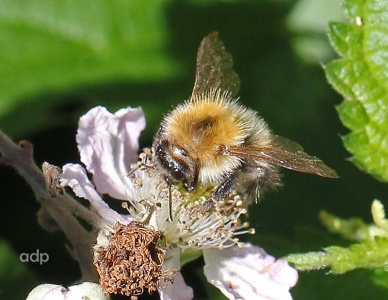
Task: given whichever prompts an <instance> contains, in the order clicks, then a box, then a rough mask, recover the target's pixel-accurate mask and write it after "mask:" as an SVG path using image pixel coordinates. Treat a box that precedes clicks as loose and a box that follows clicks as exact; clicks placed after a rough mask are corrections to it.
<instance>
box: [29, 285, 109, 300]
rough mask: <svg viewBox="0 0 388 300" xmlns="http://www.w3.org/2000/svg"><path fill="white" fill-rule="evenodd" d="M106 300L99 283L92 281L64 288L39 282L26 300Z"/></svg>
mask: <svg viewBox="0 0 388 300" xmlns="http://www.w3.org/2000/svg"><path fill="white" fill-rule="evenodd" d="M83 299H94V300H108V299H109V298H108V297H106V296H104V295H103V292H102V288H101V286H100V285H98V284H96V283H93V282H84V283H82V284H78V285H73V286H70V287H69V288H67V289H66V288H64V287H63V286H61V285H56V284H47V283H46V284H41V285H38V286H37V287H36V288H34V289H33V290H32V291H31V292H30V293H29V294H28V296H27V299H26V300H83Z"/></svg>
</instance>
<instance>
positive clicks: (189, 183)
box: [154, 138, 197, 192]
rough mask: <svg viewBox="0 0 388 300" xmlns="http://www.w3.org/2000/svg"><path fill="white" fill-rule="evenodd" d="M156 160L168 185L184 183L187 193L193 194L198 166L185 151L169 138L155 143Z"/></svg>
mask: <svg viewBox="0 0 388 300" xmlns="http://www.w3.org/2000/svg"><path fill="white" fill-rule="evenodd" d="M154 150H155V159H156V161H157V163H158V164H159V166H160V167H161V170H162V172H163V174H164V176H165V178H166V180H167V182H168V183H173V182H182V183H183V186H184V188H185V189H186V191H187V192H192V191H193V190H194V189H195V186H196V184H197V171H196V169H197V168H196V164H195V161H194V160H193V158H192V157H190V155H189V154H188V153H187V151H186V150H185V149H183V148H182V147H179V146H178V145H176V144H175V143H173V142H171V141H170V140H169V139H168V138H166V139H163V138H162V139H159V140H157V141H156V142H155V143H154Z"/></svg>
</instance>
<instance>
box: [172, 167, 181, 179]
mask: <svg viewBox="0 0 388 300" xmlns="http://www.w3.org/2000/svg"><path fill="white" fill-rule="evenodd" d="M171 176H172V178H174V179H175V180H183V178H184V177H183V173H182V171H181V170H180V169H178V168H173V169H172V171H171Z"/></svg>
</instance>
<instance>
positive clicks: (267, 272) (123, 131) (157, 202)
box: [60, 107, 298, 299]
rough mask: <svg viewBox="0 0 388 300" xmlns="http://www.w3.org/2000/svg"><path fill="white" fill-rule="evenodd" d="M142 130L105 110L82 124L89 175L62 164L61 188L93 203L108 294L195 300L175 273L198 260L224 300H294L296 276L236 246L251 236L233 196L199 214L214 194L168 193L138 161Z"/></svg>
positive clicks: (128, 114)
mask: <svg viewBox="0 0 388 300" xmlns="http://www.w3.org/2000/svg"><path fill="white" fill-rule="evenodd" d="M144 127H145V119H144V116H143V113H142V111H141V109H134V108H125V109H120V110H119V111H118V112H116V113H115V114H111V113H110V112H108V111H107V110H106V109H105V108H103V107H96V108H93V109H91V110H90V111H89V112H88V113H87V114H85V115H84V116H83V117H81V119H80V122H79V128H78V133H77V143H78V149H79V151H80V155H81V161H82V162H83V163H84V164H85V166H86V170H87V171H88V172H89V173H90V174H92V178H93V183H92V182H91V181H90V180H89V179H88V176H87V172H86V170H85V169H84V168H83V167H82V166H81V165H78V164H67V165H65V166H64V167H63V173H62V174H61V176H60V180H61V186H62V187H66V186H69V187H71V188H72V189H73V191H74V193H75V194H76V195H77V196H78V197H81V198H85V199H87V200H88V201H89V202H90V205H91V207H93V210H94V211H96V214H97V215H98V216H99V218H97V221H95V222H94V224H93V225H94V226H95V227H97V228H98V230H99V234H98V238H97V242H96V244H95V246H94V247H93V251H94V264H95V266H96V268H97V271H98V273H99V276H100V284H101V285H102V287H103V288H104V291H105V293H121V294H124V295H127V296H131V297H132V298H133V299H136V298H137V296H138V295H140V294H141V293H143V292H144V290H147V291H148V292H150V293H152V292H155V291H158V292H159V294H160V297H161V299H192V298H193V291H192V289H191V288H190V287H189V286H187V285H186V284H185V282H184V278H183V276H182V274H181V273H180V272H179V271H180V269H181V266H182V265H183V264H185V263H187V262H189V261H191V260H193V259H195V258H197V257H199V256H201V255H203V257H204V261H205V267H204V274H205V276H206V278H207V279H208V281H209V282H210V283H211V284H213V285H215V286H216V287H217V288H218V289H220V291H221V292H222V293H223V294H224V295H225V296H226V297H228V298H229V299H252V298H255V299H291V295H290V293H289V289H290V288H291V287H292V286H294V285H295V284H296V282H297V276H298V275H297V271H296V270H295V269H293V268H291V267H290V266H289V265H288V264H287V262H286V261H285V260H282V259H279V260H275V259H274V258H273V257H272V256H270V255H268V254H266V253H265V251H264V250H263V249H261V248H259V247H257V246H254V245H251V244H249V243H241V242H240V241H239V239H238V236H239V235H241V234H245V233H253V229H250V228H248V227H249V225H248V223H247V222H243V221H242V220H243V219H244V218H246V216H245V215H246V213H247V209H246V207H245V205H244V203H243V202H242V201H241V198H240V196H239V195H238V194H232V195H231V196H230V198H229V199H225V200H224V201H221V203H219V204H218V205H217V208H216V210H215V211H211V212H205V213H199V212H198V209H199V207H201V205H202V203H203V202H204V201H205V200H206V199H207V198H208V197H210V195H211V193H212V191H213V189H214V187H198V188H197V190H196V191H195V192H194V193H190V194H189V193H186V192H185V190H184V189H183V187H182V186H180V185H173V186H171V187H168V186H167V184H166V182H165V181H164V179H163V178H162V177H161V176H160V174H159V172H158V170H157V168H156V167H155V166H154V165H153V163H152V152H151V151H150V150H147V149H145V150H144V151H143V152H142V153H141V154H140V156H139V158H138V155H137V153H138V138H139V136H140V133H141V131H142V130H143V129H144ZM101 194H108V195H109V196H111V197H112V198H114V199H117V200H121V201H122V206H123V207H125V208H126V209H127V211H128V213H126V214H119V213H118V212H116V211H114V210H113V209H111V208H109V206H108V205H107V204H106V203H105V202H104V201H103V200H102V198H101V196H100V195H101Z"/></svg>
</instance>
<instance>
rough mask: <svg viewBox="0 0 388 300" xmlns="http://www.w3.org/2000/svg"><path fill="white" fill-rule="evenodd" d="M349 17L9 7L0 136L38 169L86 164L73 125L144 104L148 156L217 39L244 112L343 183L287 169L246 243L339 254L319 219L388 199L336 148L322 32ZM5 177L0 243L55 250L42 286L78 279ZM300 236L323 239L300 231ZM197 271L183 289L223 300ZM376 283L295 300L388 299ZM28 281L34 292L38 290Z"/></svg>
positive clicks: (268, 6)
mask: <svg viewBox="0 0 388 300" xmlns="http://www.w3.org/2000/svg"><path fill="white" fill-rule="evenodd" d="M340 14H341V10H340V7H339V4H337V3H336V2H335V1H330V2H329V1H327V0H314V1H302V0H301V1H296V0H295V1H292V0H280V1H279V0H261V1H256V0H250V1H249V0H245V1H237V0H235V1H232V0H230V1H227V0H224V1H222V0H211V1H203V0H190V1H178V0H175V1H173V0H169V1H167V0H165V1H163V0H159V1H158V0H152V1H115V0H113V1H107V0H105V1H104V0H96V1H91V0H90V1H87V0H85V1H74V0H66V1H54V2H49V1H44V0H37V1H32V0H23V1H21V0H18V1H15V0H3V1H0V42H1V45H2V47H0V58H1V64H0V75H1V77H0V78H1V79H0V128H1V129H2V130H3V131H4V132H6V133H7V134H9V135H11V136H12V137H13V138H14V139H28V140H31V141H32V142H33V143H34V145H35V148H34V150H35V157H36V161H37V163H38V164H40V163H42V162H43V161H44V160H46V161H49V162H51V163H53V164H56V165H59V166H60V165H63V164H65V163H67V162H77V161H78V159H79V158H78V153H77V148H76V144H75V132H76V128H77V120H78V119H79V117H80V116H81V115H82V114H84V113H85V112H86V111H87V110H88V109H90V108H91V107H93V106H95V105H103V106H106V107H108V108H109V109H110V110H111V111H115V110H117V109H119V108H120V107H123V106H127V105H130V106H133V107H136V106H141V107H142V108H143V109H144V111H145V114H146V118H147V123H148V124H147V127H146V130H145V132H144V134H143V135H142V137H141V144H142V146H149V145H150V144H151V141H152V136H153V134H154V132H155V131H156V129H157V126H158V124H159V122H160V120H161V118H162V117H163V114H165V113H166V112H167V111H168V110H169V109H171V107H172V106H173V105H176V104H177V103H178V102H180V101H182V100H184V99H186V98H188V97H189V95H190V94H191V89H192V86H193V82H194V74H195V73H194V72H195V58H196V51H197V49H198V46H199V43H200V41H201V39H202V38H203V37H204V36H205V35H207V34H208V33H209V32H211V31H218V32H219V34H220V38H221V39H222V40H223V41H224V43H225V46H226V48H227V50H228V51H229V52H230V53H231V54H232V55H233V57H234V63H235V64H234V65H235V69H236V71H237V73H238V74H239V75H240V78H241V82H242V85H241V90H240V100H241V102H243V103H244V104H246V105H247V106H250V107H252V108H253V109H255V110H258V111H259V112H260V114H261V116H263V118H264V119H266V120H267V121H268V123H269V125H270V127H271V128H272V129H273V131H274V132H275V133H276V134H279V135H283V136H286V137H288V138H290V139H292V140H295V141H297V142H298V143H300V144H302V145H303V146H304V147H305V149H306V151H307V152H308V153H311V154H312V155H316V156H318V157H320V158H321V159H323V160H324V161H325V162H326V163H327V164H328V165H329V166H331V167H333V168H334V169H336V170H337V171H338V173H339V174H340V175H341V178H340V179H338V180H329V179H324V178H319V177H314V176H309V175H305V174H298V173H292V172H289V171H284V173H285V177H284V183H285V186H284V188H283V189H282V190H281V191H278V192H277V193H271V194H269V195H268V196H266V198H265V199H264V200H263V201H262V202H261V203H259V204H257V205H253V206H252V208H251V212H250V224H251V226H252V227H257V228H256V229H257V230H256V231H257V234H256V235H255V236H252V237H247V238H252V239H253V241H254V242H255V243H256V244H258V245H261V246H263V247H264V248H265V249H267V251H268V252H269V253H273V254H275V255H278V256H284V255H286V254H288V253H290V252H301V251H309V250H311V249H317V247H318V248H320V247H324V246H326V245H330V244H335V243H334V242H333V241H332V240H331V238H330V237H327V236H326V239H324V238H322V235H323V234H322V233H321V234H317V232H318V230H317V228H318V227H319V226H320V225H319V222H318V218H317V216H318V212H319V211H320V210H321V209H323V208H324V209H326V210H328V211H333V212H334V213H336V214H338V215H339V214H342V215H343V214H345V215H349V216H350V215H359V216H361V217H364V218H368V211H369V203H368V202H367V201H363V200H362V199H373V198H380V199H383V195H386V187H385V186H383V185H382V184H380V183H379V182H377V181H375V180H373V179H372V178H370V177H369V176H366V175H364V174H363V173H361V172H358V170H357V169H356V168H354V167H353V166H352V164H350V163H349V162H346V161H345V159H344V158H345V157H346V156H347V153H346V151H345V150H344V149H343V146H342V143H341V140H340V138H339V137H338V134H339V133H343V132H345V129H344V128H343V127H342V125H341V123H340V121H339V120H338V116H337V114H336V112H335V109H334V105H335V104H336V103H338V102H339V101H340V99H339V97H338V95H337V94H336V93H335V92H334V91H332V89H331V88H330V86H329V85H328V84H327V83H326V81H325V77H324V73H323V71H322V69H321V66H320V63H322V62H326V61H328V60H329V59H332V58H333V57H334V53H333V51H332V50H331V49H330V46H329V43H328V41H327V38H326V37H325V31H326V30H327V20H329V19H337V20H338V19H339V18H338V17H337V16H339V15H340ZM0 180H1V182H2V189H1V199H2V201H0V234H2V235H3V236H4V237H5V239H6V240H7V241H9V242H10V243H11V245H12V248H13V249H14V251H15V253H23V252H29V253H30V252H34V251H35V250H36V249H42V248H43V247H45V249H44V251H45V252H47V253H49V254H50V261H49V263H47V264H43V265H37V264H31V265H30V267H31V269H32V270H33V272H35V273H36V274H38V275H39V277H40V281H41V282H43V281H45V282H54V283H61V284H69V283H71V282H72V281H74V280H76V279H77V276H78V274H79V270H78V268H77V264H76V263H74V262H73V261H72V260H71V259H70V257H69V255H67V253H66V249H65V247H64V243H65V241H64V240H63V236H62V235H61V234H60V233H55V234H49V233H46V232H44V231H43V230H41V229H40V228H39V226H38V225H37V224H36V216H35V214H36V212H37V211H38V205H37V204H36V202H35V201H34V199H33V195H32V193H31V191H30V190H29V189H28V187H27V186H26V185H25V184H24V182H21V179H20V177H18V176H17V175H15V174H14V172H13V171H12V170H10V169H7V168H1V171H0ZM301 227H303V228H309V231H308V232H310V233H311V232H314V234H306V232H303V234H301V233H300V232H299V231H298V229H297V228H301ZM267 236H270V237H271V238H270V239H267V238H265V237H267ZM336 244H338V241H337V243H336ZM16 257H17V256H16ZM200 263H201V261H200V260H199V261H195V262H193V263H190V264H188V265H186V266H185V267H184V268H183V270H182V272H183V274H184V275H186V277H185V278H186V280H187V283H188V284H190V285H191V286H193V287H194V290H195V292H196V298H206V297H207V295H212V296H213V295H214V297H217V296H215V295H217V291H214V290H211V289H212V287H210V292H209V293H207V289H208V287H206V288H204V287H203V286H204V283H203V282H204V279H203V277H202V276H197V275H195V274H193V271H192V269H193V268H200V267H201V265H200ZM0 264H1V265H2V263H0ZM1 265H0V266H1ZM58 270H60V271H58ZM371 276H374V277H376V278H380V279H381V281H383V279H382V278H384V276H383V275H382V274H378V272H377V273H373V274H371V273H370V272H369V273H368V272H358V271H357V272H354V273H353V272H352V274H350V275H344V276H343V277H341V278H339V277H329V276H327V275H325V274H324V273H322V272H317V273H306V274H301V279H300V281H299V283H298V285H297V286H296V287H295V288H294V289H293V293H294V296H295V298H296V299H328V298H330V299H343V298H344V297H345V298H352V299H365V297H364V298H362V295H369V296H370V298H375V299H383V298H384V295H385V294H383V293H382V290H383V289H381V290H380V289H378V288H376V287H375V286H374V285H373V284H372V282H371V281H370V280H368V279H369V278H371ZM5 279H6V278H5V277H4V276H1V277H0V287H1V288H2V290H3V293H5V291H6V289H8V291H9V289H12V288H11V286H10V288H8V287H7V286H6V287H4V288H3V285H2V283H3V282H6V281H5ZM18 283H19V289H20V291H24V292H25V293H26V292H28V290H29V289H30V285H29V284H27V283H25V282H18ZM332 286H336V288H331V287H332ZM345 287H346V288H345ZM345 290H346V293H345V292H343V291H345ZM328 293H329V294H330V297H328V296H327V295H328ZM218 294H219V293H218ZM331 296H332V297H331ZM336 296H337V298H336ZM340 296H342V298H341V297H340ZM218 297H220V296H218ZM0 298H2V295H1V294H0ZM143 298H146V296H144V297H143ZM154 298H155V297H154ZM386 298H387V299H388V297H386ZM13 299H17V297H16V298H15V297H14V298H13Z"/></svg>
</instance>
